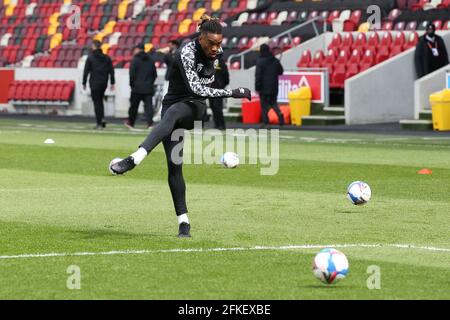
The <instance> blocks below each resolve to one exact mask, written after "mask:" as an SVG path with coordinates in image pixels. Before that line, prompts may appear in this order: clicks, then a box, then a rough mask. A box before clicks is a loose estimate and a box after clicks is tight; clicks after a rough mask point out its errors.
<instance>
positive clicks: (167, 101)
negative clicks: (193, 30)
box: [163, 39, 232, 107]
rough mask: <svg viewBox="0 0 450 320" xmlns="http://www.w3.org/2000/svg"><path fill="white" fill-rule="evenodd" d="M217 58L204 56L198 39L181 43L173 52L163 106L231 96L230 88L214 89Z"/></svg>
mask: <svg viewBox="0 0 450 320" xmlns="http://www.w3.org/2000/svg"><path fill="white" fill-rule="evenodd" d="M218 63H219V60H218V59H209V58H207V57H206V56H205V54H204V52H203V49H202V47H201V45H200V43H199V41H198V39H196V40H193V41H190V42H188V43H186V44H185V45H183V46H182V47H181V48H180V49H179V50H178V51H177V53H176V54H175V60H174V63H173V67H172V71H171V72H170V76H169V77H170V78H169V90H168V92H167V94H166V96H165V97H164V100H163V106H164V107H169V106H171V105H173V104H175V103H177V102H184V101H203V100H205V99H206V98H217V97H224V98H225V97H231V94H232V93H231V90H225V89H214V88H211V87H210V86H211V85H212V84H213V82H214V80H215V79H214V74H215V67H214V66H215V64H218Z"/></svg>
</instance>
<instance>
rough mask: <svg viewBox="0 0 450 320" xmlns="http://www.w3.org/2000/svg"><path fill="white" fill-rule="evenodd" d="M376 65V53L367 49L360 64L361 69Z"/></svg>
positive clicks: (361, 70)
mask: <svg viewBox="0 0 450 320" xmlns="http://www.w3.org/2000/svg"><path fill="white" fill-rule="evenodd" d="M374 65H375V54H374V52H373V51H372V50H370V49H367V50H366V52H365V53H364V56H363V57H362V59H361V62H360V64H359V71H360V72H363V71H365V70H367V69H369V68H372V67H373V66H374Z"/></svg>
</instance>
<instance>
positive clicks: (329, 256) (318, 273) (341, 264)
mask: <svg viewBox="0 0 450 320" xmlns="http://www.w3.org/2000/svg"><path fill="white" fill-rule="evenodd" d="M313 274H314V276H315V277H316V278H317V279H319V280H320V281H322V282H323V283H326V284H332V283H336V282H337V281H338V280H340V279H343V278H345V277H346V276H347V274H348V260H347V257H346V256H345V255H344V254H343V253H342V252H340V251H338V250H336V249H323V250H320V252H319V253H318V254H317V255H316V256H315V257H314V260H313Z"/></svg>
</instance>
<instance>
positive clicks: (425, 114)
mask: <svg viewBox="0 0 450 320" xmlns="http://www.w3.org/2000/svg"><path fill="white" fill-rule="evenodd" d="M431 118H432V117H431V109H429V110H422V111H420V113H419V119H420V120H431Z"/></svg>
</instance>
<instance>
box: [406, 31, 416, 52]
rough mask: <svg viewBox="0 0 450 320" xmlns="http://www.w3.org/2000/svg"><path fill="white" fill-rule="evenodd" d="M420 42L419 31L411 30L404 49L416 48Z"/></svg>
mask: <svg viewBox="0 0 450 320" xmlns="http://www.w3.org/2000/svg"><path fill="white" fill-rule="evenodd" d="M418 42H419V34H418V33H417V32H411V33H410V34H409V36H408V38H407V40H406V42H405V45H404V46H403V50H408V49H411V48H414V47H415V46H416V45H417V43H418Z"/></svg>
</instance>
